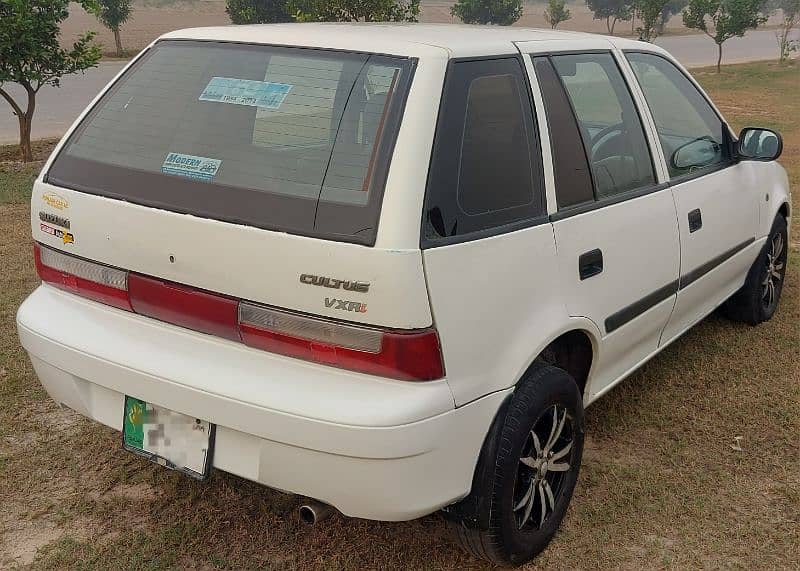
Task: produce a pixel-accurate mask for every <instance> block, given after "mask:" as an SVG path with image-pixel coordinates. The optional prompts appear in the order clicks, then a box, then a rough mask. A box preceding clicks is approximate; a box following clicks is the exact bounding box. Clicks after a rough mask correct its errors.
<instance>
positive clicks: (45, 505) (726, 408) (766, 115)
mask: <svg viewBox="0 0 800 571" xmlns="http://www.w3.org/2000/svg"><path fill="white" fill-rule="evenodd" d="M696 76H697V77H698V78H699V80H700V81H701V82H702V83H703V84H704V85H705V86H706V87H707V88H708V90H709V92H710V93H711V95H712V97H713V98H714V99H715V101H716V102H717V103H718V104H719V106H720V108H721V109H722V111H723V113H725V114H726V116H727V117H728V119H729V120H730V121H731V123H732V124H733V125H734V126H735V127H736V128H740V127H742V126H744V125H766V126H771V127H775V128H777V129H779V130H780V131H782V133H783V135H784V139H785V151H784V156H783V157H782V159H781V162H782V163H783V164H784V166H786V168H787V170H788V171H789V173H790V177H791V180H792V184H793V187H794V188H795V189H797V188H798V187H800V115H799V114H798V105H797V101H798V99H797V92H798V89H799V88H800V68H798V66H788V67H779V66H777V65H773V64H765V63H761V64H748V65H737V66H727V67H725V68H724V69H723V72H722V73H721V74H720V75H717V74H715V73H713V72H712V71H709V70H699V71H697V72H696ZM45 148H46V145H45V146H43V147H42V151H41V152H45V150H44V149H45ZM9 154H13V150H10V149H8V148H6V149H0V236H2V237H3V240H2V241H0V269H1V270H2V271H0V567H6V566H13V565H15V564H19V565H29V566H31V567H32V568H36V569H65V568H77V569H108V568H119V567H122V568H129V569H166V568H174V567H193V568H203V569H211V568H248V569H252V568H269V569H379V568H380V569H385V568H391V569H477V568H484V567H483V565H482V564H481V563H479V562H476V561H474V560H472V559H470V558H469V557H467V556H466V555H464V554H463V553H461V552H460V551H459V550H458V549H456V548H455V547H453V545H452V544H451V543H450V542H449V539H448V536H447V531H446V528H445V527H444V525H443V524H442V522H441V521H440V520H439V518H438V517H437V516H435V515H434V516H430V517H426V518H422V519H420V520H417V521H413V522H406V523H375V522H368V521H362V520H352V519H347V518H344V517H340V516H334V517H332V518H331V519H330V520H328V521H326V522H324V523H323V524H321V525H319V526H317V527H315V528H312V529H308V528H305V527H303V526H302V525H301V524H299V523H298V521H297V518H296V515H295V511H296V508H297V500H296V499H295V498H293V497H291V496H286V495H283V494H280V493H278V492H275V491H272V490H268V489H265V488H263V487H260V486H257V485H255V484H252V483H250V482H246V481H244V480H241V479H239V478H236V477H234V476H230V475H227V474H223V473H219V472H217V473H214V475H213V476H212V478H211V479H210V480H209V481H208V482H205V483H203V482H197V481H195V480H192V479H189V478H187V477H184V476H181V475H179V474H176V473H173V472H168V471H165V470H163V469H161V468H159V467H157V466H154V465H152V464H150V463H148V462H146V461H144V460H142V459H140V458H138V457H135V456H133V455H130V454H128V453H126V452H124V451H123V450H121V447H120V436H119V434H118V433H115V432H113V431H111V430H109V429H106V428H104V427H102V426H98V425H96V424H92V423H90V422H88V421H86V420H84V419H82V418H80V417H78V416H77V415H75V414H74V413H71V412H69V411H64V410H60V409H59V408H57V407H56V406H55V405H54V404H53V403H52V402H51V401H50V400H49V399H48V398H47V396H46V394H45V393H44V391H43V390H42V389H41V387H40V385H39V383H38V382H37V380H36V377H35V375H34V372H33V370H32V368H31V365H30V363H29V362H28V360H27V357H26V355H25V354H24V351H23V350H22V349H21V348H20V346H19V343H18V341H17V338H16V330H15V326H14V314H15V311H16V308H17V307H18V306H19V304H20V303H21V301H22V300H23V299H24V297H25V296H26V295H27V294H28V293H29V292H30V291H31V290H32V289H33V288H34V287H35V286H36V284H37V279H36V276H35V272H34V270H33V264H32V260H31V237H30V227H29V224H30V223H29V206H28V204H27V203H26V201H25V198H26V197H27V196H28V195H29V192H30V181H31V180H32V179H33V177H34V175H35V171H36V169H37V168H39V166H40V164H37V165H34V166H24V167H21V166H19V165H17V164H16V163H13V162H11V161H10V158H9ZM796 204H797V199H796V198H795V205H796ZM795 207H796V206H795ZM798 219H800V217H799V216H795V217H794V219H793V222H792V226H793V232H794V235H793V244H792V248H791V252H790V256H791V261H790V266H789V274H788V276H787V283H786V287H785V289H784V293H783V295H784V297H783V300H782V302H781V306H780V308H779V311H778V313H777V315H776V317H775V318H774V319H773V320H772V321H770V322H769V323H766V324H763V325H762V326H759V327H756V328H752V327H747V326H744V325H740V324H734V323H731V322H728V321H726V320H724V319H722V318H720V317H718V316H716V315H714V316H711V317H709V318H708V319H706V320H705V321H703V322H702V323H701V324H700V325H698V326H697V327H695V328H694V329H692V330H691V331H690V332H688V333H687V334H686V335H685V336H684V337H683V338H682V339H680V340H679V341H677V342H676V343H674V344H673V345H671V346H670V347H668V348H667V349H666V350H665V351H664V352H663V353H662V354H660V355H659V356H658V357H656V358H655V359H653V360H652V361H650V362H649V363H648V364H647V365H646V366H644V367H643V368H642V369H641V370H639V371H637V372H636V373H635V374H634V375H632V376H631V377H630V378H629V379H628V380H626V381H625V382H624V383H622V384H621V385H620V386H619V387H618V388H616V389H615V390H614V391H612V392H611V393H610V394H609V395H608V396H606V397H604V398H602V399H600V401H599V402H598V403H597V404H595V405H593V406H592V407H590V408H589V410H588V411H587V422H588V438H587V443H586V451H585V458H584V465H583V468H582V470H581V476H580V480H579V483H578V487H577V490H576V495H575V498H574V500H573V503H572V506H571V508H570V511H569V513H568V515H567V518H566V520H565V522H564V524H563V526H562V529H561V531H560V532H559V534H558V535H557V536H556V538H555V540H554V541H553V543H552V544H551V546H550V547H549V548H548V549H547V551H546V552H545V553H544V554H543V555H542V556H541V557H540V558H539V559H537V560H536V561H535V562H534V563H533V564H531V565H530V567H529V568H531V569H534V568H539V567H542V568H557V569H574V568H582V569H594V568H629V569H656V568H674V569H684V568H698V567H714V568H718V567H724V568H739V569H793V568H796V567H797V562H798V561H800V536H799V535H798V525H799V523H798V514H800V441H799V440H798V435H800V325H798V324H799V323H800V321H799V320H800V295H798V294H799V293H800V285H799V284H800V280H799V279H798V278H800V248H798V236H800V234H798ZM737 437H740V438H739V440H738V442H739V444H740V448H741V450H737V449H734V445H735V444H736V442H737V440H736V438H737ZM390 493H391V490H387V494H390Z"/></svg>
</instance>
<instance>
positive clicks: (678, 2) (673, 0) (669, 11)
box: [656, 0, 689, 36]
mask: <svg viewBox="0 0 800 571" xmlns="http://www.w3.org/2000/svg"><path fill="white" fill-rule="evenodd" d="M688 3H689V0H669V1H668V2H667V4H666V6H664V7H663V8H662V9H661V14H659V16H658V22H656V30H657V31H658V35H659V36H660V35H661V34H663V33H664V30H665V29H666V28H667V22H669V20H670V18H672V17H673V16H674V15H675V14H680V12H681V10H683V9H684V8H686V5H687V4H688Z"/></svg>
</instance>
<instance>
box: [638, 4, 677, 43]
mask: <svg viewBox="0 0 800 571" xmlns="http://www.w3.org/2000/svg"><path fill="white" fill-rule="evenodd" d="M669 2H670V0H635V3H634V8H635V10H636V15H637V16H639V20H641V26H639V27H638V28H636V32H637V33H638V34H639V39H640V40H642V41H645V42H652V41H653V40H655V39H656V38H657V37H658V33H659V31H658V29H659V21H660V19H661V12H662V11H663V10H664V7H665V6H666V5H667V4H668V3H669Z"/></svg>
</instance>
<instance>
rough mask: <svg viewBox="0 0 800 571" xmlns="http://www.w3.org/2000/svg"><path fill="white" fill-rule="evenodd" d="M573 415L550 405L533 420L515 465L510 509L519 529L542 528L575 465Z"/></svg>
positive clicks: (559, 407)
mask: <svg viewBox="0 0 800 571" xmlns="http://www.w3.org/2000/svg"><path fill="white" fill-rule="evenodd" d="M574 434H575V431H574V430H573V418H572V415H571V414H569V411H567V409H566V408H565V407H563V406H561V405H558V404H557V405H553V406H551V407H550V408H549V409H547V410H546V411H545V412H544V414H542V415H541V416H540V417H539V419H538V420H537V421H536V423H534V425H533V428H532V429H531V431H530V433H529V434H528V437H527V439H526V441H525V444H524V445H523V447H522V454H521V457H520V460H519V466H518V468H517V479H516V482H515V484H514V495H513V501H514V503H513V512H514V517H515V519H516V522H517V526H518V527H519V529H523V528H525V527H532V528H534V529H541V528H542V526H543V525H544V524H545V522H546V521H547V520H548V518H549V517H550V516H551V514H552V513H553V510H554V509H555V504H556V501H557V500H558V497H559V496H560V494H561V489H562V487H563V485H564V480H565V479H566V476H567V474H568V473H569V471H570V470H571V469H572V466H573V465H574V460H573V454H574V446H575V443H574Z"/></svg>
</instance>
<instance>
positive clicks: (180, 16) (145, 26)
mask: <svg viewBox="0 0 800 571" xmlns="http://www.w3.org/2000/svg"><path fill="white" fill-rule="evenodd" d="M156 4H158V5H156ZM452 4H453V2H436V1H430V2H423V4H422V15H421V18H420V21H422V22H447V23H453V22H457V21H458V20H457V19H456V18H453V17H452V16H451V15H450V6H451V5H452ZM544 6H545V5H544V4H543V3H537V4H526V5H525V12H524V13H523V15H522V18H520V19H519V21H518V22H517V23H516V24H515V25H516V26H526V27H530V28H542V27H547V22H545V20H544V15H543V14H544ZM569 9H570V11H571V12H572V19H571V20H568V21H567V22H564V23H563V24H561V25H560V26H559V29H564V30H576V31H581V32H595V33H598V34H605V33H607V30H606V24H605V20H593V19H592V13H591V11H590V10H589V9H588V8H587V7H586V5H585V4H584V3H582V2H575V3H572V4H570V5H569ZM774 23H776V20H775V18H774V17H773V19H772V20H771V21H770V22H768V25H769V24H774ZM228 24H230V19H229V18H228V15H227V14H226V13H225V2H224V1H223V0H174V1H172V0H150V1H149V2H142V0H139V1H138V2H136V3H135V5H134V10H133V15H132V17H131V19H130V21H129V22H128V23H127V24H125V26H124V27H123V28H122V44H123V46H124V48H125V49H126V50H137V51H138V50H140V49H142V48H143V47H145V46H146V45H147V44H148V43H150V41H152V40H154V39H155V38H157V37H158V36H160V35H161V34H163V33H166V32H169V31H172V30H177V29H180V28H194V27H198V26H221V25H228ZM87 30H94V31H96V32H97V39H98V41H99V42H100V43H102V44H103V46H104V48H105V49H106V50H113V46H114V37H113V35H112V34H111V32H110V31H109V30H108V29H106V28H104V27H103V26H102V25H101V24H100V23H98V21H97V20H96V19H95V18H94V16H91V15H89V14H87V13H86V12H85V11H84V10H83V8H81V7H80V5H79V4H76V3H72V4H71V5H70V16H69V18H68V19H67V20H66V22H64V25H63V26H62V38H63V41H64V42H65V43H66V42H68V41H72V40H74V39H75V37H77V36H78V35H79V34H81V33H83V32H85V31H87ZM614 31H615V33H616V34H617V35H625V34H628V35H629V34H630V33H631V23H630V22H619V23H618V24H617V27H616V28H615V30H614ZM667 33H669V34H686V33H692V31H691V30H687V29H686V28H685V27H684V26H683V23H682V22H681V18H680V15H678V16H675V17H673V18H672V19H671V20H670V21H669V23H668V24H667Z"/></svg>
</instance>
